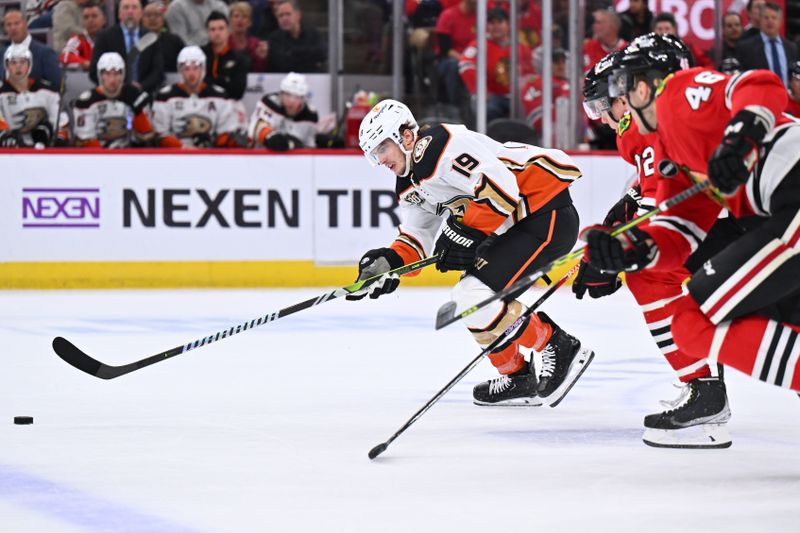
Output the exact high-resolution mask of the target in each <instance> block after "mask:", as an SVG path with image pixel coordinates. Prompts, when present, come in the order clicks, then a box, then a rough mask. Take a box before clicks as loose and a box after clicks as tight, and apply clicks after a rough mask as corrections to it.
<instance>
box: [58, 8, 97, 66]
mask: <svg viewBox="0 0 800 533" xmlns="http://www.w3.org/2000/svg"><path fill="white" fill-rule="evenodd" d="M82 11H83V28H84V29H83V30H82V31H81V32H80V33H76V34H74V35H72V36H71V37H70V38H69V40H68V41H67V44H65V45H64V50H62V51H61V63H63V64H65V65H77V66H80V68H81V69H83V70H89V65H90V64H91V62H92V50H93V49H94V40H95V39H96V38H97V34H98V33H100V31H101V30H102V29H103V28H105V26H106V14H105V12H104V11H103V10H102V8H101V7H100V6H99V5H97V4H95V3H92V2H89V3H87V4H84V5H83V9H82Z"/></svg>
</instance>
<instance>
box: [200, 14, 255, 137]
mask: <svg viewBox="0 0 800 533" xmlns="http://www.w3.org/2000/svg"><path fill="white" fill-rule="evenodd" d="M206 25H207V27H208V44H207V45H205V46H204V47H203V53H205V54H206V78H205V81H206V83H210V84H213V85H217V86H219V87H222V88H223V89H225V92H226V93H227V95H228V98H230V99H231V100H232V110H233V112H234V113H235V114H236V123H237V127H236V129H237V130H239V131H241V132H242V133H244V132H245V130H246V129H247V110H246V109H245V107H244V103H243V102H242V98H244V92H245V90H246V89H247V73H248V72H249V70H250V58H249V57H247V55H245V54H243V53H242V52H240V51H238V50H234V49H232V48H231V47H230V39H231V33H230V28H229V25H228V18H227V17H226V16H225V15H223V14H222V13H219V12H217V11H213V12H212V13H211V14H210V15H209V16H208V21H206Z"/></svg>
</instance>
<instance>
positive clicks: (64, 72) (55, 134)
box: [50, 54, 67, 148]
mask: <svg viewBox="0 0 800 533" xmlns="http://www.w3.org/2000/svg"><path fill="white" fill-rule="evenodd" d="M63 59H64V60H66V54H65V55H64V58H63ZM60 66H61V80H60V81H59V83H58V110H57V111H56V123H55V128H54V129H53V135H52V136H51V137H50V148H52V147H54V146H55V145H56V140H57V139H58V130H59V129H60V128H61V113H62V112H63V111H64V91H65V90H66V85H67V83H66V81H67V63H66V61H64V62H63V63H61V64H60Z"/></svg>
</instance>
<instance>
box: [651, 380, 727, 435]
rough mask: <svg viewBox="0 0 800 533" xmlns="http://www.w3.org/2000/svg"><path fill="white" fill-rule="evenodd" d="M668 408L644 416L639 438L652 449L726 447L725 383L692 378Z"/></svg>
mask: <svg viewBox="0 0 800 533" xmlns="http://www.w3.org/2000/svg"><path fill="white" fill-rule="evenodd" d="M663 403H665V404H667V405H669V406H670V409H668V410H666V411H664V412H663V413H656V414H652V415H647V416H646V417H644V427H645V431H644V436H643V437H642V440H643V441H644V443H645V444H647V445H649V446H655V447H656V448H728V447H729V446H730V445H731V444H732V441H731V436H730V434H729V433H728V429H727V427H726V424H727V422H728V420H730V418H731V410H730V408H729V407H728V395H727V393H726V391H725V382H724V381H722V379H720V378H719V377H707V378H697V379H693V380H692V381H690V382H689V383H686V384H685V385H684V386H683V390H682V392H681V395H680V396H679V397H678V399H677V400H675V401H674V402H663Z"/></svg>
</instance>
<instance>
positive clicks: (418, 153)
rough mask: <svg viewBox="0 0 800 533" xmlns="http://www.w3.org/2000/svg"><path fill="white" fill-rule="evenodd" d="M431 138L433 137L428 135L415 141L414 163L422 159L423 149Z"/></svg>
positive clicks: (425, 148)
mask: <svg viewBox="0 0 800 533" xmlns="http://www.w3.org/2000/svg"><path fill="white" fill-rule="evenodd" d="M432 140H433V137H431V136H430V135H428V136H427V137H423V138H422V139H420V140H418V141H417V144H415V145H414V163H419V162H420V161H422V156H424V155H425V150H427V148H428V145H429V144H430V143H431V141H432Z"/></svg>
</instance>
